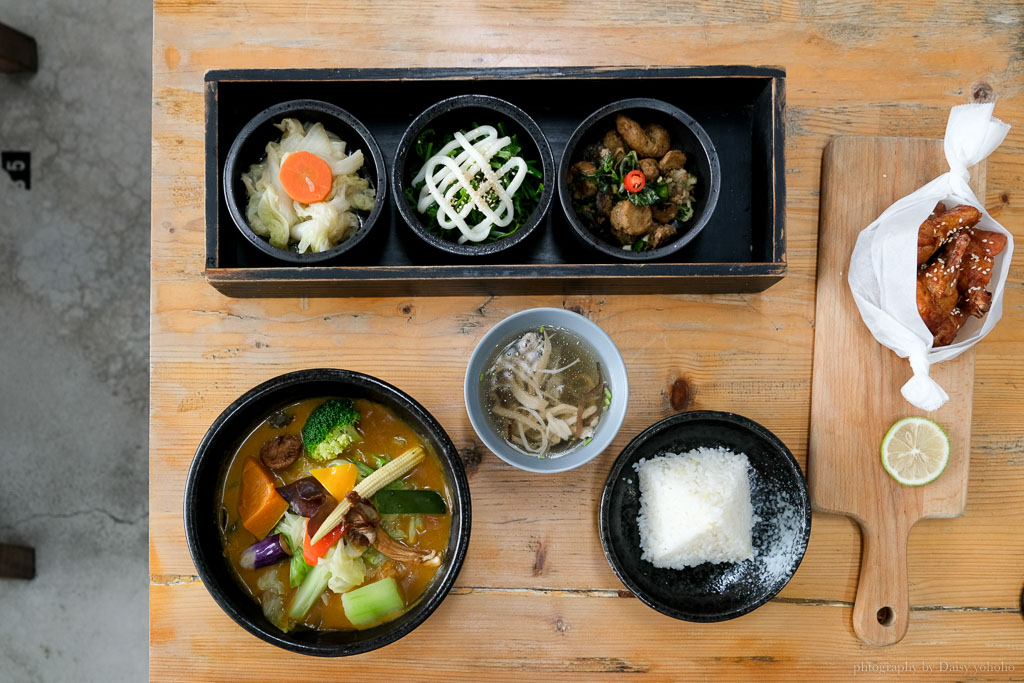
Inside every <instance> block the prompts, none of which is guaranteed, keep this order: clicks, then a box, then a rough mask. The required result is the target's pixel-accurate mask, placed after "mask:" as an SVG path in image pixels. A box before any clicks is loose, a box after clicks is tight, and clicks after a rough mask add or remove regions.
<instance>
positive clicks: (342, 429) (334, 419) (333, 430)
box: [302, 399, 363, 461]
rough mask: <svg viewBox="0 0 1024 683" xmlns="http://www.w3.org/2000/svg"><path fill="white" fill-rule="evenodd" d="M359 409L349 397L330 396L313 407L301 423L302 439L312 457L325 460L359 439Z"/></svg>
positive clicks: (361, 438)
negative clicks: (336, 397)
mask: <svg viewBox="0 0 1024 683" xmlns="http://www.w3.org/2000/svg"><path fill="white" fill-rule="evenodd" d="M357 422H359V411H358V410H356V409H355V406H354V405H353V404H352V401H351V400H349V399H345V400H342V401H337V400H334V399H332V400H330V401H327V402H326V403H324V404H323V405H320V406H318V407H317V408H316V410H314V411H313V412H312V413H311V414H310V416H309V419H308V420H306V424H305V425H304V426H303V427H302V443H303V444H304V445H305V446H306V452H307V453H308V454H309V457H311V458H313V459H314V460H319V461H326V460H330V459H332V458H334V457H336V456H337V455H339V454H340V453H341V452H342V451H344V450H345V449H346V448H348V447H349V446H351V445H352V444H354V443H356V442H357V441H362V440H363V437H361V436H359V432H357V431H356V423H357Z"/></svg>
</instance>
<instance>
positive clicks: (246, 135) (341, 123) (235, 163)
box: [223, 100, 387, 264]
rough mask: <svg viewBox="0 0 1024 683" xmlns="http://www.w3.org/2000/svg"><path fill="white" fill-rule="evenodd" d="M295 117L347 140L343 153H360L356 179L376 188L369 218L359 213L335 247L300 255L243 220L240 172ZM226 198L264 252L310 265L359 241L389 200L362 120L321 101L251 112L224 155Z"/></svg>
mask: <svg viewBox="0 0 1024 683" xmlns="http://www.w3.org/2000/svg"><path fill="white" fill-rule="evenodd" d="M286 118H294V119H298V120H299V121H300V122H302V123H322V124H323V126H324V128H326V129H327V131H328V132H330V133H334V134H335V135H337V136H338V137H339V138H341V139H342V140H344V141H345V143H346V147H345V149H346V150H347V151H352V152H354V151H355V150H357V149H361V150H362V151H363V167H362V168H361V169H360V170H359V175H360V177H363V178H366V180H368V181H369V182H370V187H372V188H374V189H375V190H376V191H377V197H376V199H375V201H374V203H373V210H372V211H370V214H369V215H368V216H365V217H364V216H359V220H360V223H359V228H358V229H357V230H356V232H355V234H353V235H352V236H351V237H349V238H348V239H347V240H345V241H344V242H342V243H341V244H339V245H337V246H336V247H334V248H333V249H328V250H327V251H321V252H306V253H304V254H300V253H299V252H297V251H295V250H294V249H278V248H277V247H274V246H271V244H270V242H269V241H267V239H266V238H264V237H260V236H259V235H257V234H256V233H255V232H253V231H252V228H251V227H249V222H248V221H247V220H246V218H245V210H246V207H247V206H248V203H249V197H248V194H247V193H246V191H245V185H244V184H243V183H242V174H243V173H245V172H246V171H248V170H249V167H250V166H251V165H253V164H255V163H257V162H259V161H261V160H262V159H263V158H264V157H265V156H266V148H267V143H269V142H273V141H276V140H280V139H281V135H282V133H281V131H280V130H278V129H277V128H275V127H274V124H275V123H280V122H281V120H282V119H286ZM223 181H224V182H223V186H224V197H225V202H226V203H227V207H228V211H229V212H230V213H231V218H232V219H233V220H234V221H235V225H237V226H238V229H239V230H240V231H241V233H242V235H244V236H245V239H247V240H249V242H250V243H251V244H252V245H253V246H254V247H256V248H257V249H259V250H260V251H262V252H263V253H265V254H269V255H270V256H273V257H274V258H276V259H280V260H282V261H288V262H290V263H298V264H310V263H320V262H322V261H327V260H328V259H333V258H335V257H337V256H340V255H341V254H343V253H345V252H347V251H349V250H350V249H352V248H353V247H355V246H356V245H357V244H359V243H360V242H361V241H362V240H363V238H364V237H366V235H367V234H368V233H369V232H370V230H371V229H373V226H374V224H375V223H376V222H377V218H379V217H380V214H381V212H382V211H383V210H384V205H385V203H386V202H387V172H386V171H385V169H384V157H383V155H381V153H380V148H379V147H378V146H377V141H376V140H374V139H373V136H372V135H371V134H370V131H369V130H367V128H366V126H364V125H363V124H362V123H360V121H359V120H358V119H357V118H356V117H354V116H352V115H351V114H349V113H348V112H347V111H345V110H344V109H342V108H341V107H336V106H334V105H333V104H330V103H328V102H321V101H320V100H291V101H288V102H281V103H280V104H275V105H274V106H272V107H268V108H266V109H264V110H263V111H261V112H260V113H259V114H257V115H256V116H254V117H253V118H252V120H250V121H249V123H247V124H245V126H243V127H242V130H241V131H240V132H239V133H238V135H237V136H235V140H234V142H232V143H231V148H230V149H229V150H228V156H227V159H226V160H225V161H224V178H223Z"/></svg>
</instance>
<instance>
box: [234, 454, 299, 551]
mask: <svg viewBox="0 0 1024 683" xmlns="http://www.w3.org/2000/svg"><path fill="white" fill-rule="evenodd" d="M287 509H288V501H287V500H285V499H284V498H283V497H282V496H281V494H280V493H278V492H277V489H276V488H275V487H274V477H273V476H272V475H271V474H270V471H269V470H268V469H267V468H266V467H264V466H263V465H262V464H261V463H260V462H259V461H258V460H256V459H255V458H249V459H248V460H246V461H245V464H244V465H243V466H242V490H241V492H240V493H239V496H238V516H239V517H241V518H242V526H244V527H245V528H246V529H247V530H248V531H249V533H251V534H252V535H253V536H255V537H256V538H263V537H264V536H266V535H267V534H269V533H270V530H271V529H273V528H274V526H275V525H276V524H277V522H278V521H279V520H280V519H281V517H282V515H284V512H285V510H287Z"/></svg>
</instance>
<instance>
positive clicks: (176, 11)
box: [150, 0, 1024, 681]
mask: <svg viewBox="0 0 1024 683" xmlns="http://www.w3.org/2000/svg"><path fill="white" fill-rule="evenodd" d="M455 17H458V18H459V19H458V21H456V20H454V18H455ZM355 26H357V27H359V30H358V31H355V32H354V31H353V30H352V27H355ZM1022 26H1024V11H1022V8H1021V6H1020V5H1019V4H995V3H992V4H988V5H978V4H976V3H972V2H969V1H968V0H951V1H950V2H947V3H944V4H942V5H933V4H931V3H906V2H893V3H886V4H885V5H877V4H876V3H871V2H866V1H855V2H850V3H845V2H844V3H837V2H827V3H816V4H815V3H803V2H796V1H795V0H794V1H792V2H789V1H784V2H770V3H762V4H757V5H750V6H747V7H746V8H743V7H737V6H735V5H731V4H727V3H726V4H723V3H717V2H711V1H708V2H702V1H698V2H694V3H686V4H685V5H678V6H677V5H666V4H665V3H649V4H644V3H625V4H624V3H621V2H612V1H610V0H599V1H597V2H593V3H588V4H587V5H586V6H585V8H580V7H570V6H568V5H563V4H562V3H557V2H551V1H550V0H546V1H541V0H534V1H532V2H527V3H524V4H521V5H520V6H519V7H517V8H514V7H512V6H511V5H505V4H502V3H486V4H482V3H469V2H465V3H464V2H457V1H455V0H441V1H440V2H437V3H433V4H431V5H423V6H421V5H418V4H412V3H409V4H406V5H403V6H390V5H387V4H381V3H368V4H367V3H349V2H335V1H333V0H310V2H308V3H300V5H299V6H293V5H288V4H281V3H276V2H270V1H269V0H251V1H247V2H242V1H241V0H239V1H237V2H220V3H215V2H193V1H189V0H173V1H172V0H168V1H160V2H157V3H156V7H155V17H154V52H153V68H154V82H153V221H152V231H151V235H152V241H151V244H152V271H151V272H152V294H151V302H152V303H151V307H152V318H151V349H152V355H151V364H152V366H151V421H150V489H151V492H150V572H151V591H150V596H151V608H150V612H151V614H150V622H151V623H150V633H151V639H150V643H151V645H150V647H151V649H150V675H151V677H152V678H153V679H154V680H161V681H180V680H233V679H236V678H237V671H238V670H239V668H238V667H239V666H242V665H244V666H245V670H246V671H247V672H251V671H258V673H259V675H260V676H262V677H264V678H265V679H266V680H286V679H293V678H296V677H297V676H298V675H299V674H301V677H303V678H314V677H317V676H320V677H328V678H331V679H337V678H340V677H343V676H345V675H346V674H349V673H356V672H365V671H369V670H372V671H373V672H375V673H377V674H378V675H383V676H386V677H395V678H397V677H399V676H404V677H409V676H412V677H413V678H415V679H417V680H419V679H425V678H462V679H479V678H481V677H483V676H484V675H494V676H504V677H512V676H516V675H518V676H520V677H528V678H535V679H543V678H555V677H558V678H562V677H566V676H568V677H575V678H582V679H589V680H593V679H594V678H597V677H598V676H599V675H601V674H603V673H604V672H610V673H615V672H618V673H622V672H628V671H643V672H645V673H648V674H650V675H651V676H652V677H656V678H665V679H667V678H677V679H678V678H695V677H698V676H704V677H712V676H713V677H716V678H717V677H724V678H729V677H731V678H738V679H747V680H749V679H752V678H765V677H769V678H795V677H798V676H803V677H805V678H808V677H809V678H829V677H831V678H849V677H851V676H852V675H853V674H854V673H855V667H857V666H858V665H862V666H864V667H866V670H865V671H862V672H858V673H857V677H858V678H860V677H862V675H863V677H865V678H868V679H870V678H879V679H880V678H890V677H891V675H892V673H891V671H886V670H883V668H880V667H885V666H894V665H896V664H899V663H901V662H904V661H906V662H911V663H915V664H916V665H918V666H919V667H920V665H921V664H928V665H930V666H931V667H932V668H933V673H934V674H936V675H937V676H938V678H940V679H942V678H956V679H963V678H967V677H982V678H984V677H1000V678H1009V677H1012V676H1016V677H1020V676H1021V675H1022V672H1024V655H1022V654H1021V651H1022V649H1024V628H1022V622H1021V615H1020V611H1019V610H1020V607H1019V600H1020V592H1021V587H1022V586H1021V584H1022V580H1024V572H1022V571H1021V568H1022V567H1024V518H1022V516H1021V515H1020V514H1019V510H1020V509H1021V508H1022V506H1024V410H1022V409H1021V407H1022V405H1024V362H1022V361H1024V286H1022V284H1021V283H1022V280H1024V267H1022V263H1024V262H1022V260H1021V259H1022V258H1024V257H1022V256H1021V255H1020V254H1018V255H1017V256H1015V259H1014V263H1013V266H1012V267H1011V272H1010V279H1011V282H1010V284H1009V286H1008V287H1007V290H1006V296H1005V302H1004V315H1003V319H1002V321H1001V322H1000V324H999V325H998V326H996V328H995V330H993V332H992V334H991V335H989V337H988V338H987V339H986V340H985V341H983V342H982V343H981V344H979V346H978V347H977V355H976V370H975V384H974V410H973V417H972V428H971V432H972V441H971V467H970V471H971V476H970V481H969V485H968V494H967V506H966V510H965V513H964V515H963V516H962V517H960V518H957V519H934V520H924V521H922V522H920V523H919V524H917V525H916V526H915V527H914V530H913V533H911V535H910V541H909V549H908V574H909V577H910V590H909V600H910V604H911V622H910V629H909V631H908V634H907V637H906V638H905V639H904V641H903V642H902V643H900V644H898V645H895V646H893V647H891V648H886V649H884V650H875V649H871V648H868V647H867V646H865V645H863V644H862V643H861V642H860V641H859V640H858V639H857V638H856V636H855V635H854V633H853V631H852V627H851V612H852V603H853V600H854V596H855V593H856V583H857V576H858V568H859V552H860V544H859V536H858V532H857V527H856V524H855V523H854V522H853V521H851V520H850V519H848V518H845V517H840V516H833V515H826V514H816V515H815V518H814V525H813V529H814V530H813V533H812V537H811V543H810V547H809V549H808V553H807V556H806V559H805V560H804V563H803V564H802V566H801V568H800V570H799V571H798V572H797V574H796V576H795V577H794V579H793V581H792V582H791V583H790V584H789V586H787V587H786V589H785V590H784V591H783V592H782V594H781V595H780V597H779V598H778V599H777V600H776V601H774V602H772V603H769V604H768V605H766V606H765V607H763V608H762V609H760V610H758V611H756V612H754V613H753V614H751V615H747V616H745V617H742V618H740V619H738V620H736V621H734V622H729V623H726V624H717V625H703V626H697V625H690V624H685V623H682V622H677V621H674V620H672V619H669V618H667V617H663V616H662V615H659V614H657V613H655V612H653V611H652V610H649V609H647V608H646V607H644V606H643V605H642V604H640V603H639V601H636V600H634V599H627V598H623V599H618V598H617V596H618V595H619V591H621V590H622V586H621V584H619V583H618V581H617V580H616V579H615V576H614V575H613V574H612V573H611V570H610V569H609V568H608V566H607V563H606V562H605V560H604V557H603V555H602V553H601V550H600V543H599V540H598V537H597V500H598V495H599V490H600V485H601V483H602V482H603V480H604V477H605V475H606V474H607V471H608V468H609V467H610V465H611V462H612V461H613V459H614V456H615V454H616V453H617V452H618V451H619V450H620V449H621V448H622V447H623V446H624V445H625V444H626V443H627V441H628V440H629V438H630V437H631V436H632V435H634V434H636V433H638V432H639V431H640V430H642V429H643V428H644V427H646V426H648V425H650V424H651V423H653V422H655V421H656V420H658V419H660V418H662V417H665V416H667V415H669V414H671V413H672V412H673V409H672V408H671V406H670V405H669V399H668V395H669V392H670V387H671V386H672V384H673V383H674V382H675V381H676V380H677V379H679V378H682V379H683V380H684V381H685V382H687V383H688V384H689V386H690V388H691V395H692V403H691V405H690V407H694V408H711V409H717V410H731V411H735V412H738V413H741V414H744V415H747V416H748V417H750V418H752V419H754V420H757V421H759V422H761V423H762V424H764V425H766V426H767V427H769V428H770V429H772V430H773V431H774V432H775V433H776V434H777V435H778V436H779V437H780V438H781V439H782V440H783V441H785V442H786V444H787V445H788V446H789V447H790V449H792V451H793V453H794V455H796V457H797V459H798V460H799V461H800V462H801V464H802V465H804V464H806V455H807V441H808V424H809V414H810V393H811V365H812V345H813V342H812V340H813V334H814V324H815V294H814V291H815V267H816V254H817V226H818V218H817V211H818V196H819V175H820V164H821V158H822V151H823V149H824V147H825V145H826V143H827V142H828V141H829V139H830V138H831V137H832V136H836V135H898V136H909V137H937V136H941V134H942V131H943V130H944V128H945V120H946V116H947V113H948V108H949V107H950V106H952V105H954V104H958V103H961V102H964V101H969V100H970V98H971V97H972V96H973V94H974V93H975V92H978V93H979V94H981V95H983V96H984V95H985V93H986V92H992V91H994V92H996V93H998V95H999V102H998V105H997V109H996V114H997V115H998V116H1000V117H1001V118H1003V119H1004V120H1006V121H1008V122H1009V123H1011V124H1013V125H1014V126H1015V127H1014V129H1013V130H1012V131H1011V132H1010V135H1009V137H1008V138H1007V140H1006V141H1005V142H1004V143H1003V146H1002V147H1001V148H1000V149H999V150H997V151H996V152H995V153H994V154H993V155H992V157H990V159H989V163H988V186H987V187H988V189H987V192H986V195H985V197H984V199H985V201H986V205H987V207H988V209H989V211H990V212H992V214H993V215H995V216H996V217H997V219H998V220H1000V221H1001V222H1003V223H1004V225H1006V226H1007V227H1008V229H1010V230H1011V231H1013V232H1014V234H1015V235H1016V236H1017V237H1018V238H1020V237H1021V236H1022V235H1024V227H1022V223H1024V221H1022V218H1024V211H1022V210H1021V207H1022V206H1024V154H1022V147H1024V104H1022V100H1021V94H1022V85H1024V49H1022V48H1021V43H1020V35H1021V30H1022ZM951 34H955V36H956V40H950V35H951ZM965 45H984V49H964V46H965ZM709 62H715V63H732V64H743V63H754V64H757V63H765V62H769V63H775V64H779V65H781V66H783V67H785V68H786V70H787V100H788V107H789V108H788V111H787V117H786V122H787V143H786V161H787V194H788V196H787V205H786V209H787V216H786V225H787V231H788V234H787V240H788V249H787V258H788V262H789V272H788V274H787V276H786V278H785V279H784V280H782V281H781V282H779V283H778V284H776V285H774V286H773V287H771V288H770V289H768V290H767V291H765V292H763V293H760V294H752V295H750V294H719V295H707V296H697V295H690V296H623V295H616V294H615V292H612V291H609V292H606V293H601V294H596V295H565V296H550V295H549V296H516V297H500V298H496V299H492V298H490V297H488V296H484V295H480V296H465V297H454V298H443V299H442V298H431V297H429V296H428V295H429V291H421V292H419V294H420V296H416V297H412V296H410V297H396V298H387V299H303V298H294V299H280V300H260V299H247V300H242V299H230V298H227V297H225V296H223V295H221V294H219V293H218V292H217V291H216V290H214V289H213V288H212V287H210V286H209V285H208V284H207V283H206V282H204V281H203V277H202V270H203V265H204V235H205V232H204V214H203V152H202V150H203V73H204V72H205V71H206V70H207V69H212V68H258V67H291V68H306V67H310V68H315V67H356V66H366V65H368V64H372V65H374V66H393V67H398V66H422V67H427V66H451V67H455V66H475V65H480V66H544V65H549V66H551V65H553V66H558V65H580V66H583V65H592V64H596V65H627V66H628V65H641V66H642V65H647V64H662V65H677V64H700V63H709ZM894 65H898V67H899V68H895V66H894ZM983 83H984V84H987V85H986V86H984V87H983V86H982V84H983ZM618 96H619V94H611V93H610V99H611V98H613V97H618ZM536 305H551V306H566V307H572V308H576V309H578V310H580V311H582V312H583V313H584V314H586V315H588V317H590V318H591V319H593V320H594V321H595V322H597V323H598V324H600V325H601V326H602V327H603V328H604V329H605V330H606V331H607V332H608V333H609V334H610V335H611V336H612V338H613V339H614V340H615V341H616V342H617V343H618V344H619V346H620V348H621V349H622V351H623V354H624V356H625V357H626V363H627V369H628V371H629V374H630V385H631V394H632V396H631V399H632V400H631V404H630V408H629V412H628V414H627V416H626V421H625V423H624V425H623V428H622V431H621V433H620V435H619V437H618V438H617V439H616V440H615V442H614V443H613V444H612V446H611V448H610V449H609V450H608V451H607V452H606V453H605V454H603V455H602V456H600V457H599V458H598V459H596V460H595V461H593V462H592V463H591V464H589V465H588V466H587V467H584V468H582V469H580V470H577V471H576V472H575V473H571V474H565V475H554V476H549V477H538V476H536V475H530V474H527V473H523V472H519V471H517V470H513V469H511V468H509V467H507V466H505V465H504V464H503V463H501V462H500V461H498V460H497V459H496V458H495V457H494V456H493V455H491V454H488V453H484V454H482V458H481V459H480V460H479V465H478V466H477V467H475V469H473V472H472V475H471V478H470V486H471V489H472V493H473V501H474V510H473V512H474V515H473V517H474V521H473V525H474V528H473V535H472V542H471V544H470V551H469V554H468V557H467V560H466V565H465V567H464V569H463V572H462V574H461V575H460V577H459V581H458V586H459V589H458V592H460V593H463V594H458V595H453V596H452V597H451V598H450V599H448V600H446V601H445V603H444V604H443V605H442V607H441V609H440V610H439V611H438V613H437V614H435V615H434V616H433V617H431V619H429V620H428V621H427V622H426V623H425V624H424V626H423V627H422V628H421V629H419V630H417V631H416V632H414V633H413V634H411V635H410V636H409V637H408V638H407V639H403V640H402V641H399V642H398V643H396V644H394V645H392V646H389V647H388V648H386V649H384V650H382V651H380V652H378V653H377V654H376V655H368V656H364V657H361V658H359V659H357V660H341V661H323V660H313V659H305V658H300V657H298V656H296V655H290V654H288V653H285V652H282V651H279V650H277V649H276V648H273V647H272V646H270V645H267V644H264V643H262V642H261V641H258V640H256V639H255V638H252V637H251V636H249V635H247V634H246V633H245V632H244V631H242V630H241V629H239V628H238V627H236V626H234V624H233V623H232V622H231V621H230V620H229V619H228V618H227V617H226V616H224V615H223V613H222V612H221V611H220V610H219V609H218V608H217V606H216V604H215V603H214V602H213V600H212V599H211V598H209V596H208V595H207V593H206V591H205V589H204V588H203V587H202V585H201V584H198V583H196V579H195V578H194V576H195V569H194V567H193V566H192V563H191V560H190V559H189V556H188V551H187V549H186V547H185V543H184V534H183V529H182V520H181V498H182V489H183V485H184V475H185V471H186V469H187V467H188V464H189V462H190V461H191V457H192V454H193V452H194V450H195V447H196V445H197V444H198V442H199V440H200V438H201V437H202V434H203V433H204V432H205V430H206V428H207V427H208V426H209V424H210V423H211V422H212V421H213V419H214V418H215V417H216V415H217V414H218V413H219V412H220V411H221V410H222V409H223V408H224V407H225V406H226V405H227V404H228V403H230V402H231V401H232V400H233V399H234V398H236V397H237V396H238V395H239V394H241V393H242V392H244V391H245V390H246V389H248V388H250V387H252V386H253V385H255V384H257V383H258V382H260V381H263V380H265V379H267V378H269V377H272V376H274V375H277V374H280V373H282V372H287V371H289V370H295V369H300V368H307V367H318V366H324V365H328V366H336V367H348V368H352V369H355V370H360V371H364V372H369V373H371V374H374V375H377V376H379V377H381V378H382V379H385V380H387V381H389V382H392V383H394V384H396V385H398V386H400V387H401V388H403V389H404V390H406V391H408V392H409V393H411V394H412V395H413V396H415V397H416V398H417V399H419V400H420V401H421V402H422V403H423V404H424V405H426V406H427V408H428V409H429V410H431V411H432V412H433V413H434V415H435V416H436V417H437V418H438V419H439V420H440V422H441V423H442V425H444V427H445V428H446V429H447V430H448V432H449V433H450V434H451V436H452V438H453V440H454V441H455V443H456V445H457V446H458V447H459V448H466V449H472V448H473V447H474V446H476V440H475V438H474V436H473V432H472V430H471V428H470V426H469V420H468V418H467V417H466V413H465V409H464V407H463V406H462V404H461V396H462V390H461V387H462V384H461V383H462V374H463V371H464V368H465V362H466V359H467V358H468V355H469V352H470V351H471V350H472V348H473V346H474V345H475V344H476V342H477V341H478V340H479V339H480V337H481V336H482V335H483V334H484V333H485V332H486V331H487V330H488V329H489V328H490V327H491V326H492V325H493V324H494V323H495V322H497V321H498V320H500V319H502V318H503V317H505V316H507V315H509V314H511V313H513V312H515V311H518V310H521V309H523V308H527V307H530V306H536ZM467 452H469V451H467ZM473 461H475V458H474V459H473ZM510 529H515V530H516V533H510V531H509V530H510ZM613 596H616V597H613ZM559 619H561V623H562V628H559V627H558V623H559ZM566 627H567V628H566ZM691 645H692V647H691ZM475 652H477V653H479V654H478V655H475V654H474V653H475ZM1000 661H1001V662H1002V663H1003V664H1006V665H1009V666H1015V671H1016V673H1013V672H1006V671H1002V672H1000V671H981V669H982V668H983V667H985V666H986V665H990V667H991V666H993V665H998V664H999V663H1000ZM424 663H426V664H429V670H424V666H423V664H424ZM943 666H945V670H943V669H942V667H943ZM957 666H962V667H972V666H973V667H977V668H976V669H975V670H974V671H973V672H971V671H970V670H968V672H967V673H960V672H959V671H958V670H956V671H955V670H954V668H955V667H957ZM871 667H874V669H872V668H871ZM919 670H920V669H919Z"/></svg>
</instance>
